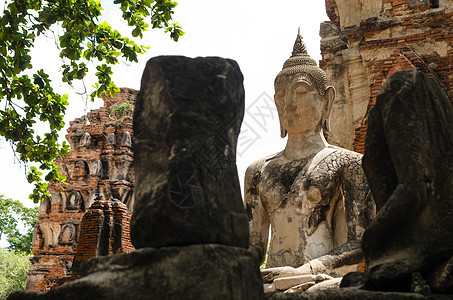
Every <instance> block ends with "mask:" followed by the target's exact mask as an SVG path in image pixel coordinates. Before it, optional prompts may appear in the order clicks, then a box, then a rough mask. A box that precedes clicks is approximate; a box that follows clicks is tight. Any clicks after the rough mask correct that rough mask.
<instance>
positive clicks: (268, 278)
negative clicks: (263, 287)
mask: <svg viewBox="0 0 453 300" xmlns="http://www.w3.org/2000/svg"><path fill="white" fill-rule="evenodd" d="M305 274H311V272H310V267H309V266H308V270H306V268H302V267H299V268H297V269H296V268H293V267H277V268H269V269H264V270H261V276H263V282H272V281H273V280H274V279H276V278H282V277H290V276H296V275H305Z"/></svg>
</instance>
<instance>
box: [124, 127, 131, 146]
mask: <svg viewBox="0 0 453 300" xmlns="http://www.w3.org/2000/svg"><path fill="white" fill-rule="evenodd" d="M121 146H125V147H131V146H132V139H131V134H130V133H129V131H126V132H125V133H124V135H123V138H122V139H121Z"/></svg>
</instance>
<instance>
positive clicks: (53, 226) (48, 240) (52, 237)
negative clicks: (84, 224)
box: [39, 223, 61, 247]
mask: <svg viewBox="0 0 453 300" xmlns="http://www.w3.org/2000/svg"><path fill="white" fill-rule="evenodd" d="M39 229H40V230H41V232H42V235H43V238H44V247H55V244H56V243H57V241H58V236H59V235H60V230H61V226H60V224H57V223H40V224H39Z"/></svg>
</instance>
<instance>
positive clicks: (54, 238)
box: [27, 88, 137, 291]
mask: <svg viewBox="0 0 453 300" xmlns="http://www.w3.org/2000/svg"><path fill="white" fill-rule="evenodd" d="M136 97H137V91H136V90H133V89H127V88H122V89H121V91H120V92H119V93H117V94H116V96H115V97H114V98H112V97H110V96H104V97H103V100H104V106H103V107H101V108H100V109H96V110H92V111H91V112H89V113H88V114H87V115H86V116H83V117H81V118H77V119H75V120H74V121H72V122H70V127H69V128H68V134H67V135H66V139H67V140H68V142H69V143H70V145H71V149H72V151H70V152H69V156H68V157H65V158H60V159H58V160H57V164H58V167H59V169H60V171H61V172H62V174H63V175H64V176H66V178H67V180H66V182H64V183H59V182H54V183H53V184H51V185H50V186H49V192H50V194H51V197H49V198H48V199H46V200H45V201H44V202H42V203H41V205H40V208H39V211H40V214H39V218H38V222H37V224H36V229H35V236H34V240H33V255H34V257H33V258H32V259H31V260H32V266H31V268H30V272H29V276H28V280H27V290H37V291H48V290H49V289H50V288H52V287H53V286H54V285H57V284H59V283H61V282H62V281H65V280H67V279H71V278H74V277H77V274H76V273H75V272H74V270H73V263H74V260H76V262H78V263H81V262H83V261H85V260H87V259H90V258H92V257H95V256H101V255H109V254H114V253H122V252H130V251H131V250H132V249H133V246H132V244H131V243H130V238H129V236H130V235H129V220H130V217H131V211H132V205H133V199H134V198H133V192H134V169H133V166H132V160H133V158H132V157H133V152H132V141H131V138H132V135H133V132H132V110H133V107H134V104H135V99H136ZM110 199H118V200H119V201H112V200H110Z"/></svg>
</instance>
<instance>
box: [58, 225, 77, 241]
mask: <svg viewBox="0 0 453 300" xmlns="http://www.w3.org/2000/svg"><path fill="white" fill-rule="evenodd" d="M75 240H76V227H75V225H74V224H73V223H66V224H64V225H63V226H62V227H61V231H60V234H59V235H58V243H59V244H60V245H72V244H74V242H75Z"/></svg>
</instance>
